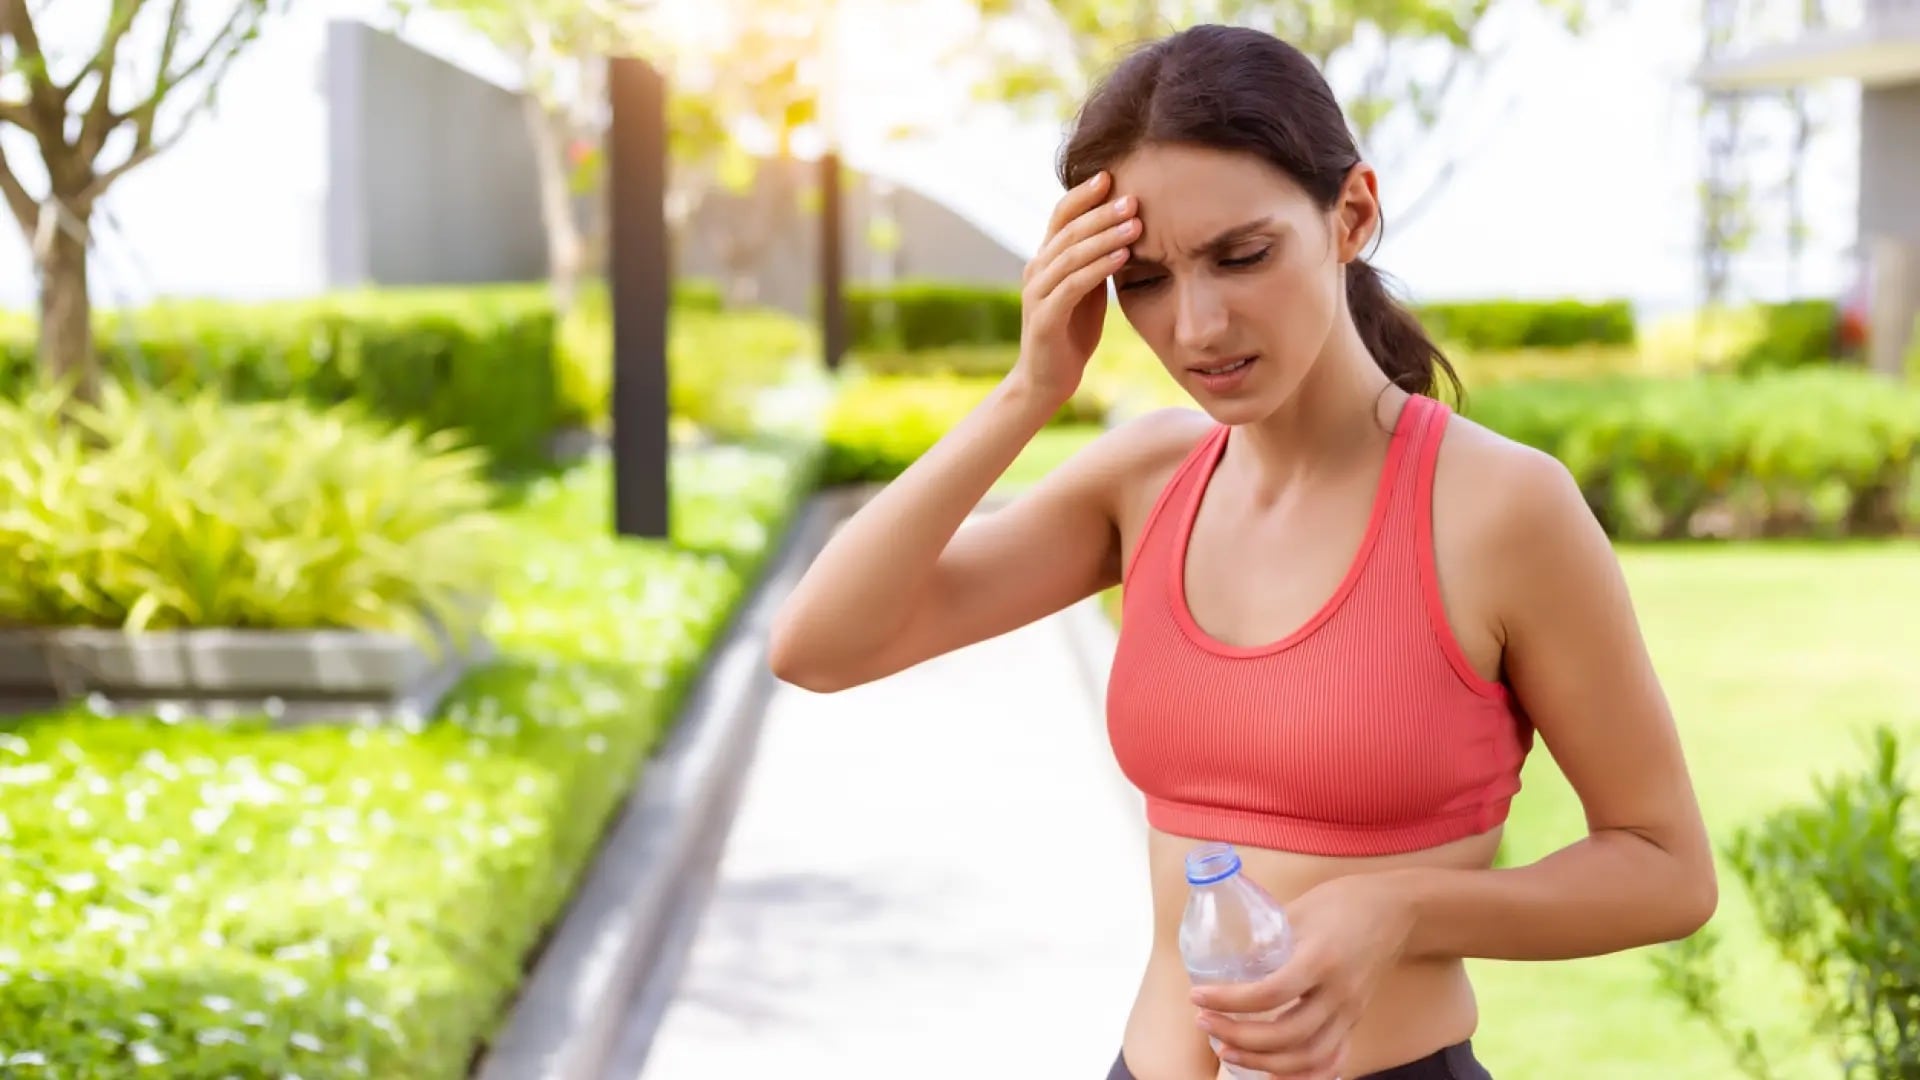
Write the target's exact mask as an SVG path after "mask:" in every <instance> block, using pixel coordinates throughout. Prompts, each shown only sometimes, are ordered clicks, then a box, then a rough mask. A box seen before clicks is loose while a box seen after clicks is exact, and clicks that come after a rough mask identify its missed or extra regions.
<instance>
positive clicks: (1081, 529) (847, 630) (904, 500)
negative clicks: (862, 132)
mask: <svg viewBox="0 0 1920 1080" xmlns="http://www.w3.org/2000/svg"><path fill="white" fill-rule="evenodd" d="M1111 188H1112V180H1111V178H1110V177H1109V176H1108V174H1106V173H1104V172H1102V173H1099V174H1098V175H1096V176H1094V177H1093V178H1091V179H1089V180H1088V181H1086V182H1085V183H1083V184H1081V185H1080V186H1079V187H1076V188H1074V189H1073V190H1071V191H1068V192H1067V193H1066V194H1065V195H1063V196H1062V197H1061V199H1060V202H1059V204H1058V205H1057V206H1055V208H1054V212H1053V216H1052V217H1051V218H1050V219H1049V220H1048V222H1047V237H1046V240H1045V242H1044V243H1043V244H1042V245H1041V247H1040V250H1039V252H1038V253H1037V254H1035V255H1034V257H1033V259H1032V260H1031V261H1030V262H1029V263H1028V264H1027V268H1026V272H1025V274H1024V275H1023V279H1022V285H1021V297H1020V303H1021V331H1020V355H1019V359H1018V361H1017V362H1016V364H1015V367H1014V370H1013V372H1012V373H1011V374H1009V375H1008V376H1007V378H1006V379H1005V380H1004V381H1003V382H1002V383H1001V384H1000V385H999V387H997V388H996V389H995V390H994V392H993V393H992V394H990V395H989V396H988V398H987V400H986V402H985V403H984V404H982V405H981V406H979V407H978V408H977V409H975V410H974V411H973V412H972V413H970V414H969V415H968V416H967V418H966V419H965V421H963V422H962V423H961V424H959V425H958V426H957V427H955V428H954V429H953V430H952V431H950V432H948V433H947V434H946V435H945V436H944V437H942V438H941V439H940V441H939V442H938V443H937V444H935V446H934V447H933V448H932V449H931V450H930V451H928V452H927V453H926V454H925V455H924V456H922V457H921V458H920V459H919V460H918V461H915V462H914V463H913V465H912V466H911V467H910V468H908V469H907V470H906V471H905V472H904V473H903V474H902V475H901V476H900V477H899V478H898V479H896V480H895V481H894V482H893V483H891V484H889V485H888V486H887V488H886V489H885V490H884V491H882V492H881V493H880V494H879V496H878V497H876V498H875V499H873V500H872V501H871V502H869V503H868V504H867V505H866V506H864V507H862V508H861V509H860V511H859V513H857V514H855V515H854V516H853V519H852V520H850V521H848V522H847V523H846V524H845V525H844V526H843V527H842V528H841V529H840V532H839V533H838V534H837V535H836V536H834V538H833V540H832V541H831V542H830V543H828V544H827V546H826V549H825V550H824V551H822V552H821V553H820V556H819V557H818V558H817V559H816V560H815V561H814V564H813V566H812V567H811V568H809V569H808V571H807V574H806V577H805V578H803V579H802V580H801V582H800V585H799V586H798V588H796V589H795V590H794V593H793V595H792V596H791V597H790V598H789V599H788V600H787V602H786V604H785V605H784V606H783V607H782V609H781V611H780V613H779V615H778V616H777V618H776V620H775V623H774V627H773V634H772V642H771V655H770V662H771V666H772V668H773V670H774V672H775V673H776V674H777V675H778V676H779V677H780V678H782V679H784V680H786V681H788V682H791V683H794V684H796V685H799V686H804V687H807V688H809V689H813V690H822V691H825V690H837V689H843V688H845V687H849V686H855V685H858V684H860V683H864V682H868V681H871V680H873V679H877V678H879V677H881V676H883V675H889V674H892V673H893V672H896V671H899V670H901V669H903V668H906V667H909V666H911V665H913V664H916V663H919V662H920V661H922V660H926V659H928V658H930V657H933V656H936V655H939V654H940V653H943V652H947V651H949V650H951V649H955V648H958V647H959V646H961V645H965V644H969V643H971V642H974V641H979V640H983V639H985V638H988V637H992V636H994V635H997V634H1000V633H1004V632H1006V631H1009V630H1012V629H1014V628H1016V627H1018V626H1021V625H1024V624H1026V623H1028V622H1031V621H1032V620H1034V619H1037V618H1039V617H1040V616H1042V615H1044V614H1047V613H1048V612H1050V611H1054V610H1058V609H1059V608H1062V607H1065V606H1066V605H1067V604H1069V603H1072V602H1073V601H1075V600H1077V599H1080V598H1082V597H1084V596H1088V595H1091V594H1092V593H1093V592H1094V591H1096V590H1097V589H1099V588H1101V587H1103V586H1105V585H1108V584H1112V583H1113V582H1114V581H1116V580H1117V578H1118V573H1119V569H1118V567H1119V557H1118V547H1119V545H1118V542H1117V539H1116V536H1115V530H1114V525H1113V509H1112V507H1113V496H1114V488H1115V484H1116V478H1117V476H1119V475H1123V474H1121V473H1120V472H1119V470H1117V469H1115V468H1114V467H1113V463H1114V461H1115V460H1116V454H1118V453H1120V452H1121V448H1124V447H1126V446H1127V445H1128V444H1129V443H1130V442H1131V438H1132V436H1131V433H1130V432H1127V433H1122V432H1110V433H1108V434H1107V435H1106V436H1103V437H1102V438H1101V439H1100V440H1098V441H1097V442H1096V443H1095V444H1094V445H1093V446H1091V447H1089V448H1088V449H1087V450H1085V451H1083V452H1082V453H1080V454H1079V455H1076V456H1075V458H1074V460H1072V461H1070V462H1069V463H1067V464H1066V465H1065V466H1063V467H1062V468H1060V469H1058V470H1057V471H1056V472H1055V473H1054V474H1053V475H1050V476H1048V477H1047V478H1046V479H1045V480H1044V481H1043V482H1042V483H1040V484H1039V485H1038V486H1037V487H1036V489H1035V490H1034V491H1033V492H1031V493H1030V494H1028V495H1027V496H1025V497H1023V498H1021V499H1020V500H1019V502H1017V503H1016V504H1015V505H1014V506H1012V507H1010V508H1008V509H1006V510H1003V511H1000V512H999V513H995V514H992V515H989V516H988V518H987V519H986V520H985V521H983V522H981V523H980V524H979V525H978V526H977V527H976V528H972V529H967V530H964V531H963V530H962V529H961V525H962V524H963V523H964V522H965V521H966V519H967V516H968V515H969V514H970V513H972V511H973V510H974V508H975V507H976V506H977V505H978V504H979V502H980V500H981V499H982V498H983V497H984V496H985V495H986V494H987V492H988V491H989V490H990V489H991V488H992V487H993V483H994V481H995V480H997V479H999V477H1000V476H1001V474H1002V473H1004V472H1006V470H1007V467H1008V466H1009V465H1011V464H1012V463H1013V461H1014V459H1015V458H1016V457H1018V456H1019V454H1020V451H1021V448H1023V447H1025V446H1026V445H1027V443H1028V442H1030V441H1031V440H1032V439H1033V437H1034V435H1036V434H1038V433H1039V431H1040V429H1041V428H1042V427H1043V426H1045V424H1046V422H1047V420H1048V419H1049V418H1050V417H1051V416H1052V415H1053V414H1054V413H1055V412H1057V411H1059V409H1060V407H1061V406H1062V405H1064V404H1066V402H1067V400H1068V399H1069V398H1071V397H1072V395H1073V393H1074V391H1075V390H1076V389H1078V387H1079V385H1080V380H1081V378H1082V377H1083V376H1084V374H1085V371H1086V365H1087V361H1088V360H1089V359H1091V357H1092V355H1093V350H1094V348H1095V347H1096V346H1097V345H1098V344H1099V341H1100V333H1101V330H1102V328H1103V326H1104V320H1105V318H1106V312H1107V279H1108V278H1109V277H1111V276H1112V275H1113V272H1114V271H1116V270H1118V269H1119V268H1120V267H1121V266H1123V265H1124V264H1125V262H1126V260H1127V258H1128V248H1127V245H1128V244H1129V243H1130V242H1131V241H1132V240H1133V238H1134V237H1135V236H1137V235H1139V230H1140V223H1139V219H1138V217H1137V213H1138V210H1137V207H1136V206H1135V205H1134V203H1133V200H1132V199H1131V198H1128V197H1124V196H1123V197H1122V198H1119V199H1115V200H1112V201H1108V202H1103V201H1102V200H1104V199H1106V198H1107V197H1108V195H1109V194H1110V191H1111Z"/></svg>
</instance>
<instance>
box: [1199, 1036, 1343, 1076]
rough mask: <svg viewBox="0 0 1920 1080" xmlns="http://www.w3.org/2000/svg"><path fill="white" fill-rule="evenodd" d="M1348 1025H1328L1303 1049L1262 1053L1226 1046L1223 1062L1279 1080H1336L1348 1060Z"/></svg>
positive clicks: (1222, 1050) (1304, 1045)
mask: <svg viewBox="0 0 1920 1080" xmlns="http://www.w3.org/2000/svg"><path fill="white" fill-rule="evenodd" d="M1346 1051H1347V1025H1345V1024H1341V1023H1337V1022H1335V1023H1329V1024H1327V1025H1326V1026H1324V1027H1323V1028H1321V1029H1320V1030H1319V1031H1318V1032H1316V1033H1315V1034H1314V1036H1313V1038H1312V1039H1311V1040H1309V1041H1308V1042H1306V1043H1305V1044H1303V1045H1301V1046H1297V1047H1294V1048H1291V1049H1287V1050H1279V1051H1275V1052H1272V1053H1259V1052H1257V1051H1252V1050H1241V1049H1237V1048H1234V1047H1231V1046H1223V1047H1222V1048H1221V1051H1220V1060H1222V1061H1226V1062H1230V1063H1232V1064H1234V1065H1241V1066H1244V1067H1246V1068H1249V1069H1259V1070H1260V1071H1262V1072H1265V1073H1267V1074H1269V1075H1271V1076H1275V1077H1278V1078H1279V1080H1333V1078H1334V1077H1336V1076H1338V1075H1339V1074H1340V1066H1341V1065H1342V1064H1343V1060H1342V1059H1344V1058H1345V1057H1346Z"/></svg>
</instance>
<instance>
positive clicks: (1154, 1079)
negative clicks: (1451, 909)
mask: <svg viewBox="0 0 1920 1080" xmlns="http://www.w3.org/2000/svg"><path fill="white" fill-rule="evenodd" d="M1197 843H1199V841H1197V840H1194V839H1191V838H1187V837H1178V836H1172V835H1169V834H1167V833H1164V832H1161V831H1159V830H1150V831H1149V834H1148V858H1149V862H1150V865H1151V868H1152V878H1153V910H1154V918H1153V923H1154V941H1153V950H1152V952H1151V954H1150V955H1149V958H1148V961H1147V970H1146V974H1145V976H1144V977H1143V978H1142V979H1141V982H1140V991H1139V994H1138V996H1137V997H1136V998H1135V1000H1134V1006H1133V1011H1132V1013H1131V1015H1130V1016H1129V1017H1128V1019H1127V1029H1126V1044H1125V1045H1126V1059H1127V1065H1128V1067H1129V1068H1130V1069H1131V1070H1132V1071H1133V1074H1134V1076H1135V1077H1137V1078H1138V1080H1214V1078H1215V1077H1216V1076H1224V1075H1225V1073H1224V1072H1223V1071H1222V1070H1221V1068H1220V1062H1219V1059H1218V1058H1216V1057H1215V1056H1214V1053H1213V1048H1212V1047H1211V1046H1209V1045H1208V1044H1207V1037H1206V1033H1205V1032H1202V1031H1201V1030H1200V1029H1199V1027H1197V1026H1196V1025H1195V1023H1194V1018H1195V1016H1196V1015H1197V1010H1196V1008H1195V1007H1194V1005H1193V1003H1192V1001H1190V1000H1189V998H1188V994H1189V992H1190V991H1191V989H1192V986H1191V984H1190V983H1189V982H1188V980H1187V973H1186V969H1185V967H1184V966H1182V964H1181V962H1180V945H1179V935H1180V916H1181V913H1182V911H1183V910H1184V909H1185V907H1186V902H1187V892H1188V888H1187V879H1186V856H1187V852H1188V851H1189V850H1191V849H1192V848H1193V847H1194V845H1195V844H1197ZM1499 844H1500V830H1498V829H1495V830H1494V831H1491V832H1488V833H1483V834H1481V835H1479V836H1473V837H1468V838H1466V839H1464V840H1459V841H1455V842H1453V843H1451V844H1447V845H1444V846H1441V847H1437V848H1429V849H1427V850H1424V851H1418V852H1411V853H1408V854H1404V855H1394V856H1386V857H1378V858H1364V859H1351V858H1324V857H1319V856H1310V855H1298V854H1293V853H1290V852H1281V851H1268V850H1265V849H1261V848H1253V847H1245V846H1239V845H1236V850H1237V851H1238V852H1239V854H1240V859H1241V866H1242V872H1243V873H1245V874H1246V875H1247V876H1248V877H1249V878H1251V879H1252V880H1253V881H1256V882H1258V883H1259V884H1260V885H1261V887H1263V888H1265V889H1266V890H1267V891H1268V892H1270V893H1272V894H1273V896H1274V899H1276V900H1278V901H1280V902H1281V903H1282V904H1285V903H1286V902H1287V901H1289V900H1290V899H1292V898H1293V897H1295V896H1298V895H1300V894H1301V893H1303V892H1305V891H1307V890H1308V889H1310V888H1312V887H1313V886H1314V885H1316V884H1319V883H1320V882H1322V881H1326V880H1329V879H1331V878H1335V877H1339V876H1342V875H1345V874H1352V873H1362V872H1368V871H1375V870H1384V869H1391V868H1398V867H1408V866H1439V867H1457V868H1466V869H1479V868H1484V867H1487V866H1491V865H1492V863H1493V859H1494V855H1495V852H1496V850H1497V849H1498V847H1499ZM1478 1020H1479V1010H1478V1007H1477V1005H1476V1003H1475V1000H1474V994H1473V987H1472V985H1471V983H1469V981H1468V979H1467V973H1466V967H1465V965H1464V964H1463V963H1461V962H1460V961H1458V960H1451V961H1440V962H1424V961H1423V962H1408V963H1404V964H1402V965H1401V966H1399V967H1398V968H1396V969H1394V970H1393V971H1391V972H1389V973H1388V974H1387V975H1386V976H1385V977H1384V978H1382V979H1381V981H1380V984H1379V987H1378V989H1377V990H1376V991H1375V993H1374V996H1373V1001H1372V1003H1371V1004H1370V1006H1369V1007H1368V1011H1367V1014H1366V1015H1365V1016H1364V1017H1362V1018H1361V1020H1360V1023H1359V1024H1357V1025H1356V1026H1355V1027H1354V1028H1353V1031H1352V1032H1351V1033H1350V1035H1349V1038H1348V1043H1347V1061H1346V1067H1345V1071H1344V1073H1343V1075H1344V1076H1345V1077H1349V1078H1351V1077H1358V1076H1364V1075H1366V1074H1367V1073H1369V1072H1375V1071H1378V1070H1380V1069H1386V1068H1390V1067H1392V1066H1394V1065H1398V1064H1401V1063H1403V1062H1407V1061H1413V1060H1416V1059H1418V1058H1421V1057H1424V1056H1426V1055H1427V1054H1430V1053H1432V1052H1433V1051H1435V1050H1438V1049H1440V1048H1441V1047H1443V1046H1448V1045H1451V1044H1453V1043H1457V1042H1459V1041H1461V1040H1463V1039H1466V1038H1468V1037H1470V1036H1471V1035H1472V1034H1473V1032H1474V1029H1475V1026H1476V1024H1477V1023H1478Z"/></svg>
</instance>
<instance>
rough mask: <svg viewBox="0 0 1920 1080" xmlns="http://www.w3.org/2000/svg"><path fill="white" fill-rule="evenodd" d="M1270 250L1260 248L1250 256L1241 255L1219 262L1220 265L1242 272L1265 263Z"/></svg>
mask: <svg viewBox="0 0 1920 1080" xmlns="http://www.w3.org/2000/svg"><path fill="white" fill-rule="evenodd" d="M1272 250H1273V249H1272V248H1261V249H1260V250H1259V251H1256V252H1254V253H1253V254H1251V255H1242V256H1240V257H1238V258H1233V259H1222V260H1220V262H1221V264H1222V265H1224V266H1230V267H1233V268H1234V269H1235V270H1243V269H1245V268H1247V267H1249V266H1258V265H1259V264H1260V263H1262V262H1265V261H1266V258H1267V253H1268V252H1270V251H1272Z"/></svg>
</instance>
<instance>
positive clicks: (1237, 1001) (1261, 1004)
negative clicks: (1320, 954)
mask: <svg viewBox="0 0 1920 1080" xmlns="http://www.w3.org/2000/svg"><path fill="white" fill-rule="evenodd" d="M1320 974H1321V972H1320V964H1319V962H1318V961H1317V960H1316V959H1315V958H1314V957H1313V956H1312V955H1311V954H1309V953H1307V952H1306V951H1304V950H1302V951H1300V952H1296V953H1294V955H1293V958H1292V959H1290V960H1288V961H1287V962H1286V963H1285V964H1282V965H1281V966H1280V970H1278V971H1275V972H1274V973H1272V974H1271V975H1267V976H1265V977H1264V978H1260V979H1254V980H1251V981H1249V982H1236V983H1208V984H1206V985H1204V986H1196V987H1194V988H1193V993H1192V995H1191V998H1192V1001H1193V1003H1194V1004H1195V1005H1198V1006H1200V1007H1201V1008H1203V1009H1209V1010H1212V1011H1213V1012H1223V1013H1260V1012H1266V1011H1267V1010H1268V1009H1277V1008H1279V1007H1281V1006H1282V1005H1287V1004H1290V1003H1292V1002H1294V1001H1296V1000H1298V999H1299V998H1303V997H1305V996H1306V995H1307V993H1308V992H1309V991H1311V990H1312V989H1313V988H1314V987H1316V986H1318V985H1319V983H1320Z"/></svg>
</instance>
